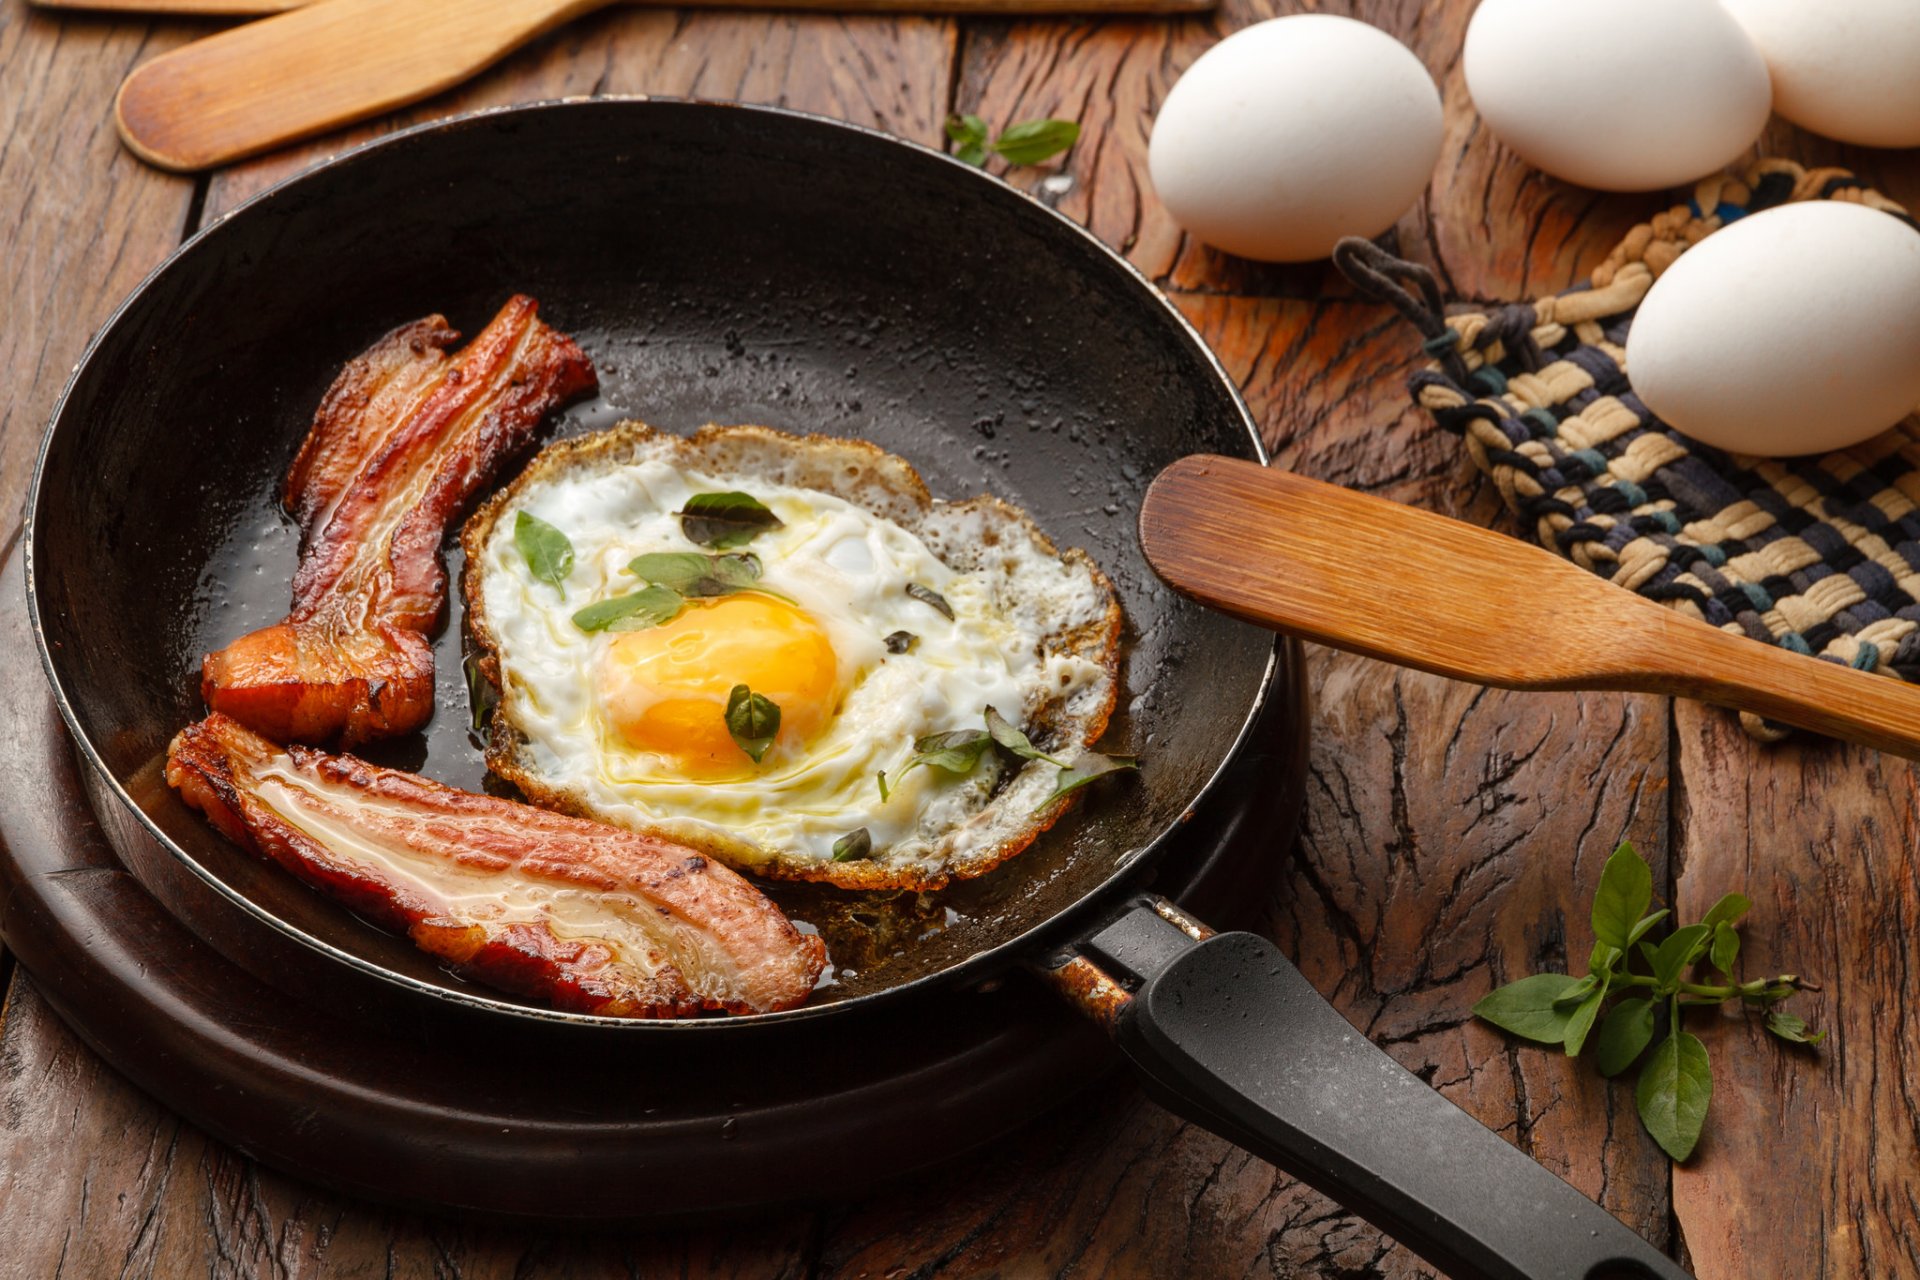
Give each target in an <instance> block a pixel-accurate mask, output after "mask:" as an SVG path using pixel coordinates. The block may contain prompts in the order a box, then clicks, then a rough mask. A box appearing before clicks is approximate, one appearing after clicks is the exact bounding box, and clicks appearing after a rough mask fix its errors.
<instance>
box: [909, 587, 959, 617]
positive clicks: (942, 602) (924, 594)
mask: <svg viewBox="0 0 1920 1280" xmlns="http://www.w3.org/2000/svg"><path fill="white" fill-rule="evenodd" d="M907 594H908V595H910V596H912V597H913V598H914V599H915V600H918V601H919V602H920V603H921V604H930V605H932V606H933V607H934V608H936V609H938V610H939V611H940V612H941V613H944V614H946V615H947V621H948V622H952V621H953V606H952V605H950V604H948V603H947V598H946V597H945V596H943V595H941V594H940V593H939V592H938V591H935V590H933V589H932V588H931V587H923V586H921V585H920V584H919V583H917V582H909V583H908V584H907Z"/></svg>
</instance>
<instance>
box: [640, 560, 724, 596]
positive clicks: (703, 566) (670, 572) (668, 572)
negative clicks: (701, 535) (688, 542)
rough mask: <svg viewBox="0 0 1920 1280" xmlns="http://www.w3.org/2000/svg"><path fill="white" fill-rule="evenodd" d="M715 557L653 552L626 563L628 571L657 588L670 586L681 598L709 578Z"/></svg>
mask: <svg viewBox="0 0 1920 1280" xmlns="http://www.w3.org/2000/svg"><path fill="white" fill-rule="evenodd" d="M712 559H713V557H711V556H708V555H706V554H705V553H704V552H700V551H651V552H648V553H647V554H646V555H643V556H635V557H634V558H633V559H631V560H629V561H627V572H628V573H631V574H633V575H634V576H635V577H637V578H639V579H641V580H642V581H644V582H650V583H652V584H653V585H654V586H656V587H670V588H672V589H673V590H675V591H678V592H680V593H681V594H682V595H685V594H686V588H687V587H688V586H690V585H691V584H693V583H695V582H698V581H700V579H702V578H704V577H706V576H707V566H708V565H709V564H710V563H711V562H712Z"/></svg>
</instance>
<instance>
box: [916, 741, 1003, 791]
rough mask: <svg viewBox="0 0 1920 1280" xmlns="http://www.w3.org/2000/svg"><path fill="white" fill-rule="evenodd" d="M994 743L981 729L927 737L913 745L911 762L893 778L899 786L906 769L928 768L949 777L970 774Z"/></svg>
mask: <svg viewBox="0 0 1920 1280" xmlns="http://www.w3.org/2000/svg"><path fill="white" fill-rule="evenodd" d="M992 742H993V739H992V738H991V737H989V736H988V735H987V733H986V731H985V730H984V729H955V730H952V731H951V732H948V733H930V734H928V735H927V736H926V737H924V738H921V739H920V740H919V741H917V742H915V743H914V744H913V752H914V754H913V758H912V759H910V760H908V761H907V763H906V767H905V768H903V769H901V770H900V772H899V773H897V774H895V775H894V777H893V785H894V786H896V787H897V786H899V785H900V779H901V778H903V777H905V776H906V774H907V770H908V769H912V768H913V767H914V766H915V765H922V764H924V765H931V766H932V767H933V768H935V769H944V770H945V771H946V772H948V773H972V772H973V771H974V769H975V768H976V767H978V765H979V764H980V757H981V756H983V755H985V754H986V753H987V747H988V745H989V744H991V743H992Z"/></svg>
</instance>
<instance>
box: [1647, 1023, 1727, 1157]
mask: <svg viewBox="0 0 1920 1280" xmlns="http://www.w3.org/2000/svg"><path fill="white" fill-rule="evenodd" d="M1633 1096H1634V1101H1635V1102H1636V1103H1637V1104H1638V1105H1639V1108H1640V1123H1641V1124H1644V1125H1646V1126H1647V1132H1648V1133H1650V1134H1652V1135H1653V1140H1654V1141H1655V1142H1657V1143H1659V1144H1660V1149H1661V1150H1662V1151H1665V1152H1666V1153H1667V1154H1668V1155H1669V1156H1672V1157H1673V1158H1674V1159H1675V1160H1685V1159H1686V1158H1687V1157H1688V1156H1690V1155H1692V1154H1693V1148H1694V1146H1695V1144H1697V1143H1698V1142H1699V1141H1700V1129H1701V1126H1703V1125H1704V1124H1706V1121H1707V1104H1708V1103H1709V1102H1711V1101H1712V1100H1713V1070H1712V1068H1711V1066H1710V1065H1709V1064H1708V1062H1707V1047H1706V1046H1705V1045H1703V1044H1701V1043H1700V1040H1699V1038H1698V1037H1697V1036H1693V1035H1690V1034H1688V1033H1687V1032H1685V1031H1682V1030H1680V1029H1679V1028H1678V1027H1675V1028H1674V1030H1673V1034H1671V1035H1669V1036H1668V1037H1667V1038H1666V1039H1665V1040H1662V1041H1661V1042H1660V1044H1659V1047H1658V1048H1656V1049H1655V1050H1654V1051H1653V1056H1652V1057H1651V1058H1649V1059H1647V1065H1646V1066H1644V1067H1642V1068H1641V1069H1640V1081H1639V1083H1638V1084H1637V1085H1636V1086H1635V1087H1634V1091H1633Z"/></svg>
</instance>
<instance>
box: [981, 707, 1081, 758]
mask: <svg viewBox="0 0 1920 1280" xmlns="http://www.w3.org/2000/svg"><path fill="white" fill-rule="evenodd" d="M987 733H988V735H989V736H990V737H992V738H993V740H994V741H995V742H996V743H998V744H999V745H1000V746H1001V747H1003V748H1005V749H1006V750H1008V751H1011V752H1013V754H1014V755H1016V756H1019V757H1020V758H1021V759H1022V760H1044V761H1046V762H1047V763H1048V764H1050V765H1055V766H1057V767H1059V768H1062V769H1064V768H1066V767H1067V766H1066V762H1065V761H1062V760H1055V759H1054V758H1053V757H1052V756H1050V755H1048V754H1047V753H1046V752H1044V751H1042V750H1040V749H1039V748H1038V747H1036V746H1034V745H1033V742H1032V740H1031V739H1029V738H1028V737H1027V735H1026V734H1024V733H1022V732H1020V730H1018V729H1016V728H1014V727H1013V726H1012V725H1010V724H1008V723H1007V721H1006V717H1004V716H1002V715H1001V714H1000V713H999V712H998V711H995V710H994V709H993V708H992V707H988V708H987Z"/></svg>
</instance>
